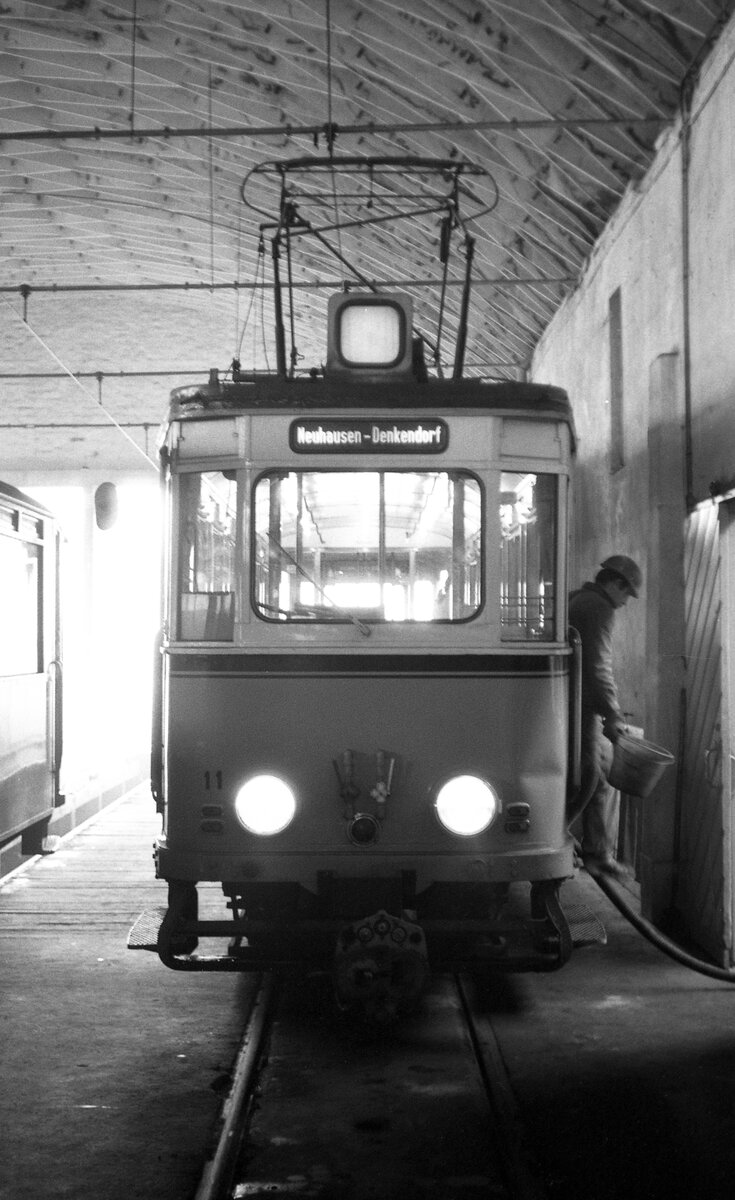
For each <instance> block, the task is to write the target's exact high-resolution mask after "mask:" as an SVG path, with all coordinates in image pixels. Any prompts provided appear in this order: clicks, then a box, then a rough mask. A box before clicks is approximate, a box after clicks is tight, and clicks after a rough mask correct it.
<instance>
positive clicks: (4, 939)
mask: <svg viewBox="0 0 735 1200" xmlns="http://www.w3.org/2000/svg"><path fill="white" fill-rule="evenodd" d="M157 822H158V819H157V818H156V816H155V813H154V812H153V805H152V803H151V801H150V799H149V798H148V796H147V795H146V789H144V788H141V789H138V790H137V791H136V792H134V793H131V795H130V796H128V797H126V798H125V799H123V800H122V801H120V802H118V803H117V804H116V805H114V806H113V807H112V809H110V810H108V811H107V812H105V813H103V814H102V815H101V816H100V817H99V818H97V819H96V820H95V821H94V822H92V823H90V824H89V825H88V826H86V827H85V828H84V829H82V830H81V831H80V832H78V833H77V834H76V835H75V836H74V837H73V838H71V839H69V840H68V841H65V842H63V843H62V846H61V848H60V849H59V850H58V851H57V853H56V854H54V855H52V856H49V857H45V858H42V859H37V860H34V861H33V862H32V863H31V864H29V865H28V866H27V867H25V868H24V869H23V870H22V871H21V872H19V873H16V874H15V875H14V876H12V877H11V878H10V879H9V880H8V881H7V882H5V883H4V884H2V885H0V952H1V953H2V960H3V972H2V980H1V981H0V1029H1V1030H2V1041H1V1043H0V1128H2V1130H3V1153H2V1155H1V1156H0V1198H1V1200H41V1198H43V1200H56V1198H57V1197H71V1198H73V1200H133V1198H135V1197H146V1200H189V1198H190V1197H192V1196H193V1194H194V1191H195V1188H196V1184H197V1182H198V1179H199V1174H200V1170H201V1164H202V1160H203V1157H204V1155H205V1153H206V1149H207V1146H208V1145H209V1144H210V1139H211V1136H212V1132H213V1129H214V1127H215V1125H216V1120H217V1114H218V1111H219V1105H220V1101H221V1098H222V1096H223V1093H224V1092H225V1091H226V1089H227V1086H228V1071H229V1068H230V1066H231V1063H232V1060H233V1057H234V1054H235V1050H236V1045H237V1037H238V1031H239V1027H240V1019H241V1015H242V1013H243V1011H244V1010H245V1007H246V1002H247V998H248V994H249V989H250V983H249V980H248V978H247V976H228V975H182V974H180V973H174V972H171V971H167V970H166V969H165V968H163V967H162V966H161V965H160V963H159V962H158V959H157V957H156V956H155V955H153V954H147V953H143V952H137V953H133V952H130V951H128V950H127V949H126V936H127V931H128V928H129V926H130V925H131V924H132V922H133V920H134V919H135V917H136V916H137V915H138V913H139V912H140V911H141V910H142V909H144V908H147V907H153V906H155V905H156V904H161V903H164V902H165V897H164V894H163V886H162V885H160V884H157V883H156V882H155V881H154V880H153V878H152V872H153V868H152V862H151V843H152V841H153V838H154V836H155V833H156V831H157V828H158V823H157ZM564 898H565V900H566V901H568V902H574V903H575V904H577V903H581V904H586V905H587V906H588V907H589V908H591V909H592V910H593V911H594V913H595V914H596V915H597V916H598V917H600V918H601V919H602V921H603V922H604V924H605V926H606V928H607V932H608V943H607V945H600V944H595V945H591V946H587V947H585V948H584V949H579V950H577V951H575V953H574V955H573V957H572V960H571V962H570V963H569V964H568V965H567V966H566V967H565V968H564V969H563V970H562V971H561V972H558V973H555V974H552V975H523V976H512V977H509V978H507V979H503V978H501V979H499V980H498V981H497V983H496V984H495V985H494V986H493V987H492V988H491V989H490V990H489V991H488V993H487V997H486V1002H487V1005H488V1007H489V1008H490V1010H491V1011H492V1014H493V1025H494V1028H495V1031H496V1036H497V1039H498V1043H499V1046H500V1050H501V1053H502V1055H503V1058H504V1059H505V1062H506V1064H507V1066H508V1069H509V1072H510V1075H511V1079H512V1081H513V1086H514V1088H515V1091H516V1094H517V1098H518V1102H519V1107H520V1109H521V1112H522V1114H523V1116H524V1118H525V1121H526V1125H527V1129H528V1139H529V1144H530V1146H531V1149H532V1150H533V1152H534V1153H535V1155H536V1157H537V1158H538V1160H539V1162H540V1163H541V1165H542V1172H543V1175H544V1178H545V1181H546V1185H547V1189H548V1193H549V1196H550V1198H552V1200H554V1198H555V1197H559V1198H561V1197H564V1198H565V1200H575V1198H576V1197H579V1200H582V1198H583V1197H584V1200H608V1198H609V1200H613V1198H615V1200H623V1198H625V1200H638V1198H639V1197H640V1198H641V1200H659V1198H660V1200H664V1198H666V1200H676V1198H679V1197H681V1198H682V1200H683V1198H684V1197H687V1198H691V1197H696V1198H697V1200H719V1198H720V1197H722V1198H723V1200H724V1198H725V1197H728V1198H729V1197H731V1196H732V1195H733V1181H735V988H734V987H733V986H731V985H728V984H727V983H720V982H717V981H713V980H711V979H708V978H706V977H704V976H702V975H698V974H695V973H694V972H692V971H690V970H687V969H686V968H684V967H682V966H679V965H677V964H675V963H674V962H672V961H670V960H669V959H667V958H666V957H665V956H664V955H662V954H661V952H660V951H658V950H657V949H655V948H654V947H652V946H650V945H649V944H648V943H647V942H646V941H644V940H643V939H642V938H641V937H640V935H639V934H637V933H636V932H635V931H634V930H632V929H631V928H630V926H628V925H627V924H626V922H625V921H624V920H623V918H622V917H620V915H619V914H618V913H617V911H616V910H615V909H614V908H613V907H612V905H611V904H610V903H609V901H608V900H607V898H606V897H605V896H604V895H603V894H602V892H600V891H599V889H598V888H597V887H596V885H595V884H594V883H593V882H592V881H591V880H590V879H589V877H588V876H587V875H585V874H584V873H583V874H581V875H580V876H579V877H578V878H577V879H576V880H574V881H572V882H570V883H568V884H566V885H565V889H564Z"/></svg>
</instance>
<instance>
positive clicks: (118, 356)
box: [0, 0, 735, 474]
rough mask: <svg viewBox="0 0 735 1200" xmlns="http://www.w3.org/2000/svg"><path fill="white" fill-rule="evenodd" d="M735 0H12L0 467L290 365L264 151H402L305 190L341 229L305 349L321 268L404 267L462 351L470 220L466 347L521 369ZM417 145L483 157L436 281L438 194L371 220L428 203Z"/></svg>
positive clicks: (305, 258) (85, 463)
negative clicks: (278, 303) (209, 378)
mask: <svg viewBox="0 0 735 1200" xmlns="http://www.w3.org/2000/svg"><path fill="white" fill-rule="evenodd" d="M734 7H735V3H734V2H733V0H726V2H719V0H364V2H360V0H259V2H258V0H232V2H229V3H224V2H221V0H119V2H117V0H3V4H2V6H0V139H2V160H1V165H0V170H1V176H0V186H1V188H2V214H1V217H0V261H1V262H2V273H1V274H0V296H1V297H2V301H3V315H4V318H5V319H4V320H3V322H2V325H0V330H2V332H0V347H1V348H2V350H3V353H2V355H1V356H0V388H1V389H2V397H3V400H2V406H1V408H0V474H1V473H2V470H3V469H6V470H14V469H27V468H29V467H30V466H32V465H33V464H35V465H36V466H45V467H52V466H65V465H68V466H71V467H93V466H97V467H100V468H103V467H105V466H107V465H108V464H109V465H110V466H113V465H122V466H126V465H130V466H132V465H134V463H135V460H136V455H139V454H140V451H141V450H142V451H143V452H144V453H147V454H149V455H150V453H151V438H152V434H151V430H153V429H155V427H156V425H157V424H158V422H159V421H160V420H161V418H162V417H163V415H164V414H165V410H166V402H167V395H168V390H169V387H172V386H175V385H178V384H181V383H187V382H194V381H196V380H197V379H198V378H201V377H202V375H204V374H206V373H207V372H208V370H209V369H210V368H211V367H213V366H216V367H218V368H219V370H220V371H221V372H222V373H224V372H225V371H226V369H227V367H228V365H229V363H230V362H231V360H232V359H233V358H234V357H237V358H239V359H240V361H241V362H242V365H243V368H258V369H260V368H266V367H273V365H274V363H275V352H274V345H273V334H272V325H273V321H272V299H271V291H270V287H269V286H266V285H269V284H270V282H271V279H272V266H271V259H270V240H271V237H272V218H275V216H276V213H277V208H278V186H279V180H280V175H279V170H278V167H276V168H275V169H274V170H273V171H270V172H269V171H266V170H264V169H263V164H264V163H268V162H271V163H275V164H279V163H281V162H282V161H283V160H293V159H297V158H298V159H303V158H305V157H307V156H313V157H314V158H318V159H320V160H322V161H323V162H324V161H327V166H328V160H329V157H330V156H331V157H332V160H334V161H335V163H336V164H338V163H339V160H341V159H343V158H346V157H347V158H350V159H354V158H359V159H363V158H373V159H374V158H386V157H389V158H394V157H401V158H403V159H405V160H410V161H407V162H406V163H405V164H404V166H403V167H402V168H401V169H400V170H399V171H398V172H396V173H395V174H394V175H392V176H391V178H389V179H387V178H383V177H380V175H379V174H376V172H375V171H374V172H373V174H372V175H371V176H369V175H367V174H366V173H365V172H361V173H359V178H357V179H356V177H355V175H354V174H350V173H349V172H348V173H346V174H345V173H344V172H343V171H340V170H338V169H336V168H335V169H334V170H330V169H326V168H325V169H324V170H323V171H321V172H319V173H317V175H316V176H314V177H313V178H312V179H310V180H309V181H308V186H307V185H306V184H304V187H303V188H302V191H301V193H299V195H298V198H297V200H296V204H297V211H298V216H299V219H302V220H308V221H310V222H311V223H312V224H316V225H317V226H318V227H320V228H322V229H325V230H328V233H325V234H324V235H323V236H322V237H320V238H317V239H314V238H308V237H306V236H299V237H297V238H294V246H293V260H292V263H291V264H289V272H290V276H291V281H292V283H293V291H292V297H293V298H292V303H291V305H290V307H289V310H288V320H287V327H288V332H289V335H290V334H291V332H293V339H294V344H295V347H296V350H295V354H294V357H293V360H291V359H289V362H290V363H291V362H293V364H294V365H295V367H296V368H297V369H301V368H302V367H303V368H308V367H311V366H318V365H319V364H320V363H321V362H323V361H324V330H325V314H326V297H327V294H328V292H329V291H330V290H332V291H334V290H337V289H339V288H340V287H342V286H343V285H344V284H345V283H348V282H351V281H352V280H354V279H355V278H362V279H363V280H367V281H369V282H370V283H371V284H377V285H378V286H380V287H387V288H395V289H399V290H401V289H402V290H407V291H409V292H410V293H411V295H412V296H413V299H414V306H415V311H416V317H417V325H418V326H419V327H420V328H421V329H422V330H424V329H426V330H436V328H437V318H438V315H439V311H440V309H441V310H442V312H443V317H444V324H443V330H442V334H441V343H440V346H439V348H438V362H439V366H440V369H441V368H442V367H446V366H447V365H448V364H449V365H451V360H452V356H453V353H454V340H455V338H456V332H457V324H458V314H459V310H460V305H461V297H462V287H461V282H462V277H463V272H464V269H465V255H466V245H465V243H464V241H463V237H464V234H465V233H467V234H469V235H471V237H472V239H473V241H474V256H473V259H472V272H471V273H472V281H473V304H472V308H471V316H470V331H469V337H468V342H467V350H466V354H465V373H466V374H468V375H475V376H485V377H498V378H518V377H520V376H521V375H522V373H523V372H524V371H525V370H526V369H527V366H528V363H529V360H530V356H531V354H532V351H533V347H534V345H535V343H536V341H537V340H538V338H539V336H540V334H541V333H542V331H543V330H544V328H545V326H546V325H547V324H548V322H549V320H550V318H551V317H552V316H553V314H554V312H555V311H556V309H557V307H558V305H559V304H560V302H561V301H562V299H563V298H564V297H565V295H567V294H568V292H569V291H570V290H571V289H572V288H573V287H574V285H575V282H576V281H577V279H578V278H579V274H580V272H581V270H582V268H583V266H584V264H585V261H586V260H587V257H588V255H589V254H590V251H591V250H592V248H593V246H594V244H595V241H596V240H597V238H598V237H599V235H600V234H601V232H602V230H603V229H604V227H605V224H606V222H607V220H608V219H609V217H610V214H611V213H612V212H613V211H614V209H615V207H616V205H617V204H618V202H619V201H620V199H621V197H622V195H623V193H624V191H625V189H626V187H627V186H628V185H629V183H630V182H631V181H632V180H635V179H636V178H638V177H640V175H641V174H642V173H643V172H644V171H645V169H646V167H647V165H648V163H649V162H650V159H651V155H652V152H653V148H654V145H655V142H656V139H657V137H658V136H659V134H660V133H661V131H662V129H664V128H665V126H666V124H667V123H668V122H670V121H671V120H672V118H673V117H674V115H675V114H676V112H677V108H678V106H679V104H680V102H681V93H682V88H683V87H686V85H687V83H688V81H690V80H691V79H692V77H693V74H694V72H695V71H696V69H697V66H698V65H699V64H700V63H701V61H702V59H703V57H704V56H705V55H706V53H707V51H708V49H709V47H710V46H711V45H712V43H713V41H714V39H715V38H716V37H717V34H718V33H719V30H720V29H721V27H722V24H723V23H724V21H725V20H726V19H727V18H728V17H729V15H730V14H731V12H732V10H733V8H734ZM415 158H431V159H439V160H452V161H453V162H461V163H463V164H465V163H466V164H469V165H470V166H469V167H468V173H466V174H464V175H463V176H462V186H461V188H460V191H459V193H457V195H456V196H455V199H457V200H458V202H459V212H458V216H459V220H457V221H455V222H454V224H455V228H454V231H453V234H452V238H451V242H452V248H453V253H452V256H451V258H450V261H449V263H448V265H447V270H446V276H445V290H444V292H442V287H441V281H442V277H443V273H444V267H443V264H442V262H441V261H440V255H439V243H440V223H439V217H440V214H439V213H437V212H435V211H427V212H422V211H418V212H414V215H413V216H411V217H410V219H408V220H407V221H406V220H404V221H395V220H388V219H387V215H389V214H387V209H386V219H385V220H383V219H381V220H380V221H378V222H377V223H374V224H372V225H369V226H365V225H364V223H363V222H364V219H365V218H366V217H368V216H372V217H373V219H374V218H375V216H376V214H378V215H380V216H381V218H382V216H383V209H381V207H380V206H381V204H383V205H389V204H390V203H393V202H397V203H398V204H399V206H400V205H401V204H402V205H403V206H404V208H405V207H408V209H409V210H410V211H413V209H412V208H411V205H413V206H414V208H416V209H418V210H421V209H422V208H424V207H426V208H431V207H432V206H431V205H426V204H424V200H425V197H426V191H425V186H426V185H425V183H424V179H423V176H422V175H421V173H420V172H418V171H417V169H416V168H415V167H414V166H413V165H412V162H413V160H414V159H415ZM473 172H474V173H473ZM246 177H248V182H247V185H246V188H245V199H246V201H247V203H243V199H242V196H241V186H242V184H243V180H245V178H246ZM438 178H439V182H438V183H433V184H432V185H431V186H432V188H434V191H432V192H431V195H432V196H435V195H443V194H444V193H443V192H442V186H446V177H445V179H444V185H443V184H442V177H441V176H439V177H438ZM274 179H275V183H274ZM300 182H302V181H300ZM293 194H294V195H296V192H294V193H293ZM416 197H418V198H419V200H418V202H416ZM453 211H454V210H453ZM271 214H272V217H271ZM262 226H265V227H266V228H265V229H262V228H261V227H262ZM433 345H434V347H435V348H436V342H434V343H433ZM133 443H134V444H135V447H137V448H138V449H137V450H135V449H134V448H133Z"/></svg>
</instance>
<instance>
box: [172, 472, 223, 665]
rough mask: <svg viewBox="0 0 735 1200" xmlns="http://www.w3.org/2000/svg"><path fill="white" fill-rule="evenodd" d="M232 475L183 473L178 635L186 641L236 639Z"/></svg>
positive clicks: (181, 485)
mask: <svg viewBox="0 0 735 1200" xmlns="http://www.w3.org/2000/svg"><path fill="white" fill-rule="evenodd" d="M228 475H229V473H228V474H225V473H224V472H222V471H202V472H198V471H197V472H191V473H186V474H182V475H180V476H179V522H178V528H179V637H180V638H181V640H182V641H185V642H189V641H205V642H229V641H232V637H233V632H234V592H235V531H236V522H237V484H236V482H235V480H234V478H229V477H228Z"/></svg>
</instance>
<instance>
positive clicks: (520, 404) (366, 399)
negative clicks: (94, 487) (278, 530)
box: [169, 376, 572, 423]
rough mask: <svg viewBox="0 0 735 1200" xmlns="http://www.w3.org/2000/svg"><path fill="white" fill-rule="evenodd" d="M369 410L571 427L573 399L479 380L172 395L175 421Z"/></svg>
mask: <svg viewBox="0 0 735 1200" xmlns="http://www.w3.org/2000/svg"><path fill="white" fill-rule="evenodd" d="M321 408H329V409H338V410H342V411H345V410H350V409H363V410H364V409H367V410H368V411H373V410H374V411H376V412H377V411H378V410H379V409H385V408H401V409H405V410H406V411H407V412H410V411H412V410H417V409H419V410H423V409H432V410H434V411H437V410H440V409H442V410H445V409H462V408H465V409H466V408H470V409H472V408H476V409H485V410H486V411H493V412H495V411H497V412H503V411H509V410H514V411H516V412H522V413H528V414H529V415H537V416H542V415H545V416H556V417H561V418H563V419H566V420H567V421H569V422H570V423H571V420H572V413H571V406H570V403H569V397H568V396H567V394H566V392H565V391H564V390H563V389H562V388H558V387H552V386H551V385H547V384H542V383H515V382H512V381H502V382H497V383H486V382H482V381H479V380H474V379H461V380H458V381H456V382H454V381H451V380H438V379H429V380H426V381H424V382H421V383H419V382H414V381H409V382H406V380H405V379H399V380H396V379H386V380H381V381H380V382H379V383H372V382H366V381H364V380H361V381H358V382H352V381H350V382H349V383H347V382H345V381H344V380H337V379H322V378H316V379H288V380H287V379H283V378H280V377H276V376H263V377H262V378H255V379H252V380H249V381H247V382H240V383H219V382H215V383H208V384H202V385H194V386H192V387H182V388H176V389H175V390H174V391H173V392H172V393H171V405H170V409H169V420H180V419H184V420H185V419H187V418H193V417H201V416H203V415H207V416H213V417H214V416H218V415H223V414H225V413H232V412H233V411H244V412H249V411H252V410H254V409H269V410H283V409H286V410H291V409H295V410H303V409H321Z"/></svg>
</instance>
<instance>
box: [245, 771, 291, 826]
mask: <svg viewBox="0 0 735 1200" xmlns="http://www.w3.org/2000/svg"><path fill="white" fill-rule="evenodd" d="M235 812H236V813H237V819H238V820H239V821H240V823H241V824H242V825H244V826H245V828H246V829H247V830H249V831H250V833H258V834H261V835H263V836H267V835H269V834H273V833H280V832H281V830H282V829H285V828H286V826H287V825H290V823H291V821H292V820H293V817H294V813H295V812H296V797H295V796H294V794H293V792H292V791H291V789H290V787H289V786H288V784H287V783H284V781H283V780H282V779H279V778H278V776H277V775H254V776H253V778H252V779H248V781H247V783H244V784H243V785H242V787H241V788H240V791H239V792H238V793H237V795H236V796H235Z"/></svg>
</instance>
